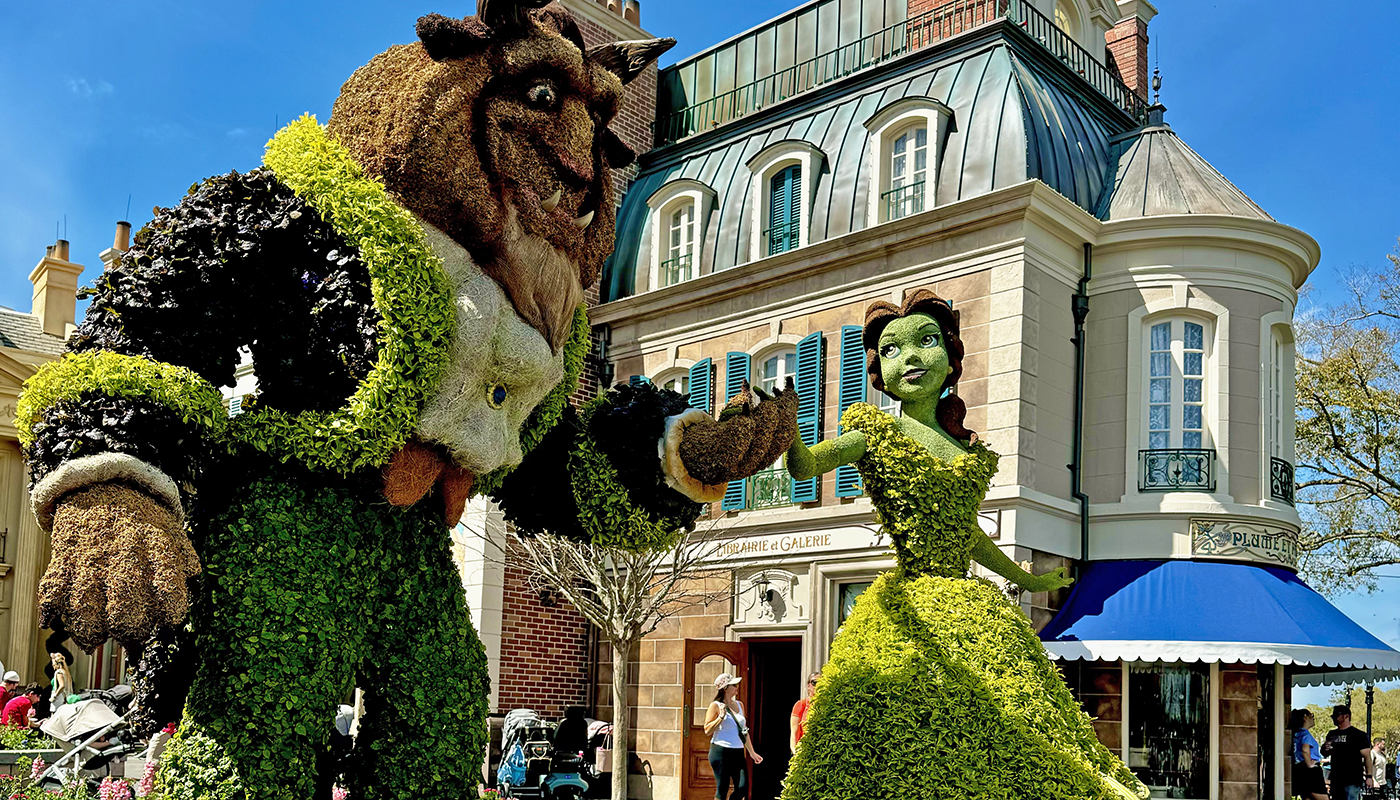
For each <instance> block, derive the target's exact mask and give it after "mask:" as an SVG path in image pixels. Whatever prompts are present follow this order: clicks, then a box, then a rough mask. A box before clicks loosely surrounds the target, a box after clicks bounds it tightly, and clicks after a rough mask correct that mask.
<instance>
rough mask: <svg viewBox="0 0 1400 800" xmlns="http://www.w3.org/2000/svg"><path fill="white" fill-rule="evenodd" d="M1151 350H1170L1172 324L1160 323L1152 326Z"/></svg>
mask: <svg viewBox="0 0 1400 800" xmlns="http://www.w3.org/2000/svg"><path fill="white" fill-rule="evenodd" d="M1152 349H1153V350H1170V349H1172V324H1171V323H1170V322H1162V323H1158V324H1156V325H1153V326H1152Z"/></svg>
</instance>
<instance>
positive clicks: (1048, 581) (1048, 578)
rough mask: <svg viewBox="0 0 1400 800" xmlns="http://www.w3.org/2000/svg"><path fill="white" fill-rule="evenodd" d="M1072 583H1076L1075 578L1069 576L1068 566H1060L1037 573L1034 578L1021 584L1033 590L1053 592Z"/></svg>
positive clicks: (1024, 587)
mask: <svg viewBox="0 0 1400 800" xmlns="http://www.w3.org/2000/svg"><path fill="white" fill-rule="evenodd" d="M1072 583H1074V578H1071V577H1070V576H1069V570H1068V568H1066V567H1058V568H1056V569H1052V570H1050V571H1049V572H1046V573H1044V574H1042V575H1036V576H1035V578H1034V579H1033V580H1031V581H1027V582H1026V583H1023V584H1021V587H1022V588H1023V589H1026V590H1028V591H1032V592H1053V591H1055V590H1056V589H1063V588H1065V587H1066V586H1069V585H1070V584H1072Z"/></svg>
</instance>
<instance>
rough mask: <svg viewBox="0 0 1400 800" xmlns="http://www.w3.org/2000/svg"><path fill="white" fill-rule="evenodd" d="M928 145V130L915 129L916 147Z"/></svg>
mask: <svg viewBox="0 0 1400 800" xmlns="http://www.w3.org/2000/svg"><path fill="white" fill-rule="evenodd" d="M927 145H928V128H915V129H914V146H915V147H925V146H927Z"/></svg>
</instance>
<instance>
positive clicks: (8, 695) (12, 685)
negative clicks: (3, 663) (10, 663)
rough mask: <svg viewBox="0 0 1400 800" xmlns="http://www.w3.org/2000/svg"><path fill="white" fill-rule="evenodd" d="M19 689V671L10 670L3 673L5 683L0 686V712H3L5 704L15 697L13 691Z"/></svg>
mask: <svg viewBox="0 0 1400 800" xmlns="http://www.w3.org/2000/svg"><path fill="white" fill-rule="evenodd" d="M17 691H19V673H18V672H15V671H14V670H10V671H9V672H6V673H5V683H4V685H3V686H0V713H3V712H4V709H5V704H6V703H8V702H10V701H11V700H13V699H15V692H17Z"/></svg>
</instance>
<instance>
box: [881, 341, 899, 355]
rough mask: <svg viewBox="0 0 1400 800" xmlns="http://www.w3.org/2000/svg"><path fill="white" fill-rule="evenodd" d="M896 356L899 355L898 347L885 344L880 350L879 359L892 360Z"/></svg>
mask: <svg viewBox="0 0 1400 800" xmlns="http://www.w3.org/2000/svg"><path fill="white" fill-rule="evenodd" d="M897 355H899V345H897V344H887V345H885V346H884V347H881V348H880V357H881V358H894V357H895V356H897Z"/></svg>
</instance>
